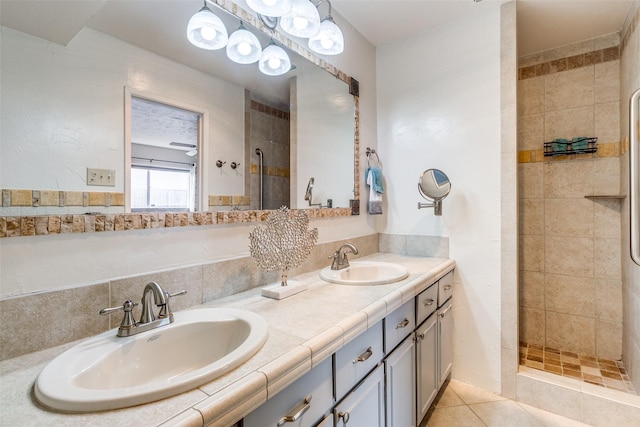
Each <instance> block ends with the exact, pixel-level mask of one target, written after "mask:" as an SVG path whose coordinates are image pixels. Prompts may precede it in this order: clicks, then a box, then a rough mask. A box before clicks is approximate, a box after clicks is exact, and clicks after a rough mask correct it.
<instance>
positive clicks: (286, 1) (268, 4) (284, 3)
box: [247, 0, 291, 17]
mask: <svg viewBox="0 0 640 427" xmlns="http://www.w3.org/2000/svg"><path fill="white" fill-rule="evenodd" d="M247 5H248V6H249V7H250V8H251V9H253V10H254V11H255V12H256V13H259V14H260V15H266V16H271V17H279V16H282V15H284V14H285V13H287V12H289V11H290V10H291V0H247Z"/></svg>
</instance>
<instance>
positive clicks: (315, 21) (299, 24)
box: [280, 0, 320, 38]
mask: <svg viewBox="0 0 640 427" xmlns="http://www.w3.org/2000/svg"><path fill="white" fill-rule="evenodd" d="M280 27H282V29H283V30H284V31H286V32H287V33H289V34H291V35H292V36H295V37H302V38H309V37H313V36H315V35H317V34H318V33H319V32H320V15H319V14H318V9H316V7H315V6H314V5H313V3H311V2H310V1H309V0H293V4H292V5H291V10H290V11H289V13H287V14H286V15H284V16H283V17H282V18H280Z"/></svg>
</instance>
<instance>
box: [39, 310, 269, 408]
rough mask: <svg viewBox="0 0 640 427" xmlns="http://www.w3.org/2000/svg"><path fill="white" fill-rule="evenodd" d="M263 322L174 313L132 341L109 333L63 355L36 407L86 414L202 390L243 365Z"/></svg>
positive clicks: (45, 374)
mask: <svg viewBox="0 0 640 427" xmlns="http://www.w3.org/2000/svg"><path fill="white" fill-rule="evenodd" d="M267 335H268V329H267V323H266V322H265V320H264V319H263V318H262V317H260V316H259V315H257V314H255V313H251V312H249V311H246V310H239V309H226V308H204V309H199V310H187V311H179V312H176V313H174V322H173V323H171V324H170V325H167V326H163V327H160V328H157V329H153V330H150V331H147V332H143V333H140V334H138V335H133V336H131V337H126V338H120V337H116V331H115V330H111V331H108V332H105V333H102V334H100V335H97V336H95V337H93V338H90V339H88V340H87V341H83V342H82V343H80V344H78V345H76V346H75V347H72V348H71V349H69V350H67V351H66V352H64V353H63V354H61V355H60V356H58V357H57V358H55V359H54V360H52V361H51V362H50V363H49V364H48V365H47V366H45V368H44V369H43V370H42V372H41V373H40V375H39V376H38V379H37V380H36V384H35V387H34V391H35V396H36V398H37V400H38V401H39V402H40V403H42V404H43V405H45V406H47V407H49V408H52V409H57V410H60V411H64V412H93V411H103V410H108V409H117V408H124V407H127V406H133V405H139V404H142V403H147V402H151V401H154V400H158V399H163V398H165V397H168V396H173V395H175V394H179V393H182V392H185V391H188V390H191V389H193V388H195V387H198V386H200V385H202V384H205V383H207V382H209V381H211V380H213V379H215V378H217V377H219V376H221V375H223V374H225V373H227V372H229V371H230V370H232V369H234V368H236V367H237V366H238V365H240V364H242V363H244V362H245V361H246V360H248V359H249V358H250V357H251V356H253V355H254V354H255V353H256V352H257V351H258V350H259V349H260V348H261V347H262V345H263V344H264V343H265V341H266V340H267Z"/></svg>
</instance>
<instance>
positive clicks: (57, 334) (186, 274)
mask: <svg viewBox="0 0 640 427" xmlns="http://www.w3.org/2000/svg"><path fill="white" fill-rule="evenodd" d="M344 243H352V244H354V245H355V246H356V247H357V248H358V252H359V253H358V255H354V256H352V258H353V259H355V258H358V257H361V256H366V255H370V254H373V253H376V252H378V250H379V249H378V247H379V242H378V234H371V235H367V236H362V237H356V238H351V239H347V240H341V241H336V242H329V243H323V244H319V245H316V246H315V247H314V249H313V251H312V253H311V255H310V256H309V258H308V259H307V260H306V261H305V262H304V263H303V264H302V265H301V266H300V267H297V268H296V269H293V270H291V271H290V273H289V276H290V277H293V276H296V275H299V274H303V273H307V272H310V271H314V270H319V269H321V268H324V267H326V266H327V265H328V261H327V260H328V258H329V256H330V255H331V254H332V253H333V252H334V251H335V250H336V249H337V248H338V247H340V246H341V245H342V244H344ZM278 277H279V273H278V272H264V271H262V270H261V269H260V268H259V267H258V266H257V265H256V263H255V262H254V261H253V259H252V258H251V257H250V256H242V257H237V258H231V259H224V260H218V261H215V262H212V263H207V264H198V265H192V266H186V267H181V268H177V269H171V270H164V271H154V272H149V273H145V274H141V275H135V276H131V277H124V278H113V279H110V280H105V281H102V282H98V283H90V284H86V285H79V286H73V287H68V288H63V289H56V290H51V291H46V292H38V293H31V294H24V295H16V296H9V297H5V298H2V299H0V324H2V326H3V327H2V328H0V360H5V359H10V358H13V357H18V356H21V355H24V354H27V353H31V352H34V351H40V350H44V349H46V348H50V347H55V346H58V345H62V344H65V343H68V342H72V341H76V340H79V339H83V338H87V337H90V336H94V335H96V334H99V333H102V332H105V331H107V330H110V329H112V328H115V327H117V326H118V325H119V323H120V320H121V316H122V315H121V313H120V314H118V313H116V314H113V315H109V316H100V315H99V314H98V312H99V310H100V309H102V308H105V307H113V306H117V305H121V304H122V302H123V301H125V300H127V299H133V300H137V299H138V298H140V296H141V295H142V290H143V288H144V286H145V284H146V283H147V282H149V281H152V280H153V281H157V282H158V283H160V284H161V285H162V286H163V288H164V289H166V290H167V291H170V292H176V291H179V290H182V289H186V290H187V294H186V295H182V296H180V297H176V298H175V299H173V300H172V302H171V306H172V308H173V309H174V311H178V310H183V309H186V308H189V307H193V306H195V305H199V304H202V303H206V302H209V301H212V300H214V299H218V298H223V297H225V296H229V295H234V294H236V293H239V292H243V291H246V290H249V289H252V288H255V287H259V286H264V285H266V284H269V283H273V282H275V281H277V280H278ZM139 309H140V307H139V306H138V307H136V309H135V310H134V312H135V316H136V318H137V317H139V312H138V311H137V310H139Z"/></svg>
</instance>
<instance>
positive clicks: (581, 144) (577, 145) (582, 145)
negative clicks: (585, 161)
mask: <svg viewBox="0 0 640 427" xmlns="http://www.w3.org/2000/svg"><path fill="white" fill-rule="evenodd" d="M587 139H588V138H587V137H586V136H579V137H577V138H573V139H572V140H571V148H572V149H573V150H574V151H578V150H586V149H587V147H588V144H587Z"/></svg>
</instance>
